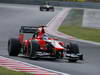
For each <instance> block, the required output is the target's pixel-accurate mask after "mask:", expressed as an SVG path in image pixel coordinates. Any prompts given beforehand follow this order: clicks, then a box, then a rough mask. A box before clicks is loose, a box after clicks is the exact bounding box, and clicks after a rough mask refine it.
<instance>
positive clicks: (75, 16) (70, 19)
mask: <svg viewBox="0 0 100 75" xmlns="http://www.w3.org/2000/svg"><path fill="white" fill-rule="evenodd" d="M83 13H84V10H83V9H72V10H70V12H69V14H68V16H67V18H66V19H65V20H64V22H63V25H67V26H68V25H77V26H80V25H81V24H82V19H83Z"/></svg>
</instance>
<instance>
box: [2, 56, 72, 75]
mask: <svg viewBox="0 0 100 75" xmlns="http://www.w3.org/2000/svg"><path fill="white" fill-rule="evenodd" d="M0 58H5V59H8V60H14V61H16V62H20V63H23V64H25V65H29V66H30V67H36V68H39V69H43V70H46V71H48V72H53V73H57V74H58V75H70V74H68V73H63V72H58V71H54V70H50V69H47V68H43V67H40V66H36V65H33V64H29V63H26V62H22V61H18V60H15V59H11V58H6V57H3V56H0Z"/></svg>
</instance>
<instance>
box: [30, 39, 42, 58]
mask: <svg viewBox="0 0 100 75" xmlns="http://www.w3.org/2000/svg"><path fill="white" fill-rule="evenodd" d="M39 49H40V45H39V44H38V42H37V41H31V42H30V44H29V58H30V59H31V58H34V59H38V58H39V56H37V53H36V52H37V51H38V50H39Z"/></svg>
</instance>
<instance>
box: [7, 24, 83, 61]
mask: <svg viewBox="0 0 100 75" xmlns="http://www.w3.org/2000/svg"><path fill="white" fill-rule="evenodd" d="M25 33H26V34H31V37H29V36H28V37H29V38H27V36H26V37H25V35H26V34H25ZM8 53H9V55H10V56H18V54H20V53H21V54H23V55H25V56H28V57H29V58H36V59H37V58H40V57H43V56H49V57H53V58H56V59H61V58H63V57H67V59H68V60H69V61H74V62H76V61H77V60H82V59H83V56H82V54H80V53H79V49H78V46H77V45H76V44H72V43H70V44H68V45H67V46H66V47H65V46H64V42H62V41H59V40H58V39H55V38H52V37H49V36H48V34H46V32H45V29H44V26H39V27H34V26H21V29H20V33H19V37H18V38H10V39H9V40H8Z"/></svg>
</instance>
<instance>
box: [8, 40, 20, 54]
mask: <svg viewBox="0 0 100 75" xmlns="http://www.w3.org/2000/svg"><path fill="white" fill-rule="evenodd" d="M20 49H21V45H20V42H19V40H18V39H16V38H11V39H9V40H8V54H9V56H18V54H19V52H20Z"/></svg>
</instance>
